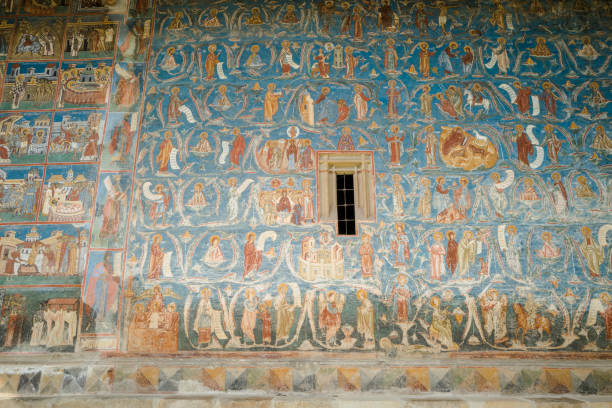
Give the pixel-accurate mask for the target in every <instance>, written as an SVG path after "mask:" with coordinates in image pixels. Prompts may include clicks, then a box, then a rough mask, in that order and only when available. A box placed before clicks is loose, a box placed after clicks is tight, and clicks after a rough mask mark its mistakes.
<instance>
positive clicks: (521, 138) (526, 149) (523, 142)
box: [516, 125, 533, 166]
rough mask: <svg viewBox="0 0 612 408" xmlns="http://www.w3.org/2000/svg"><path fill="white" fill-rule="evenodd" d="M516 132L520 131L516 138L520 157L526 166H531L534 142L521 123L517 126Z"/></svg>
mask: <svg viewBox="0 0 612 408" xmlns="http://www.w3.org/2000/svg"><path fill="white" fill-rule="evenodd" d="M516 132H517V133H518V135H517V138H516V150H517V152H518V159H519V161H520V162H521V163H523V164H524V165H525V166H529V155H531V154H533V144H532V143H531V141H530V140H529V138H528V137H527V134H526V133H525V132H523V127H522V126H521V125H517V126H516Z"/></svg>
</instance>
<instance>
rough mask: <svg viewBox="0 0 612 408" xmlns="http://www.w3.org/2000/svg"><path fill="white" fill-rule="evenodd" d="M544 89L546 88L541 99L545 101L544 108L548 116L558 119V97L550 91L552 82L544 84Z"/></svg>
mask: <svg viewBox="0 0 612 408" xmlns="http://www.w3.org/2000/svg"><path fill="white" fill-rule="evenodd" d="M542 88H544V90H543V91H542V94H541V95H540V98H541V99H542V100H543V101H544V106H545V107H546V111H547V112H548V116H552V117H553V118H555V117H557V97H556V96H555V94H554V93H552V91H551V89H550V82H544V84H543V85H542Z"/></svg>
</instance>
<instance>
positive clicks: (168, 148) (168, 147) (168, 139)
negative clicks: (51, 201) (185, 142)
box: [155, 130, 174, 172]
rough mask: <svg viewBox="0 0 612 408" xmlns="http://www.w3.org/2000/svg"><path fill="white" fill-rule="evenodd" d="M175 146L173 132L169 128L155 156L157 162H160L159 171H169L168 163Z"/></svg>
mask: <svg viewBox="0 0 612 408" xmlns="http://www.w3.org/2000/svg"><path fill="white" fill-rule="evenodd" d="M173 149H174V146H173V145H172V132H171V131H169V130H167V131H166V133H165V134H164V140H163V141H162V142H161V143H160V145H159V153H158V154H157V157H156V158H155V163H159V171H160V172H167V171H168V163H169V162H170V153H172V150H173Z"/></svg>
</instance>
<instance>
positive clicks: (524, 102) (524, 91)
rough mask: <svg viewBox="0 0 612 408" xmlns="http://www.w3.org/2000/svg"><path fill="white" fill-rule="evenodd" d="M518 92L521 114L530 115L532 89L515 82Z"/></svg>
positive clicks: (517, 104) (517, 102)
mask: <svg viewBox="0 0 612 408" xmlns="http://www.w3.org/2000/svg"><path fill="white" fill-rule="evenodd" d="M514 86H516V87H517V90H516V101H515V102H516V106H517V107H518V110H519V112H521V114H523V115H527V114H529V98H530V97H531V89H529V88H527V87H525V86H522V85H521V83H520V82H518V81H517V82H515V83H514Z"/></svg>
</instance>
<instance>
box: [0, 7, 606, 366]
mask: <svg viewBox="0 0 612 408" xmlns="http://www.w3.org/2000/svg"><path fill="white" fill-rule="evenodd" d="M76 3H77V4H72V5H71V6H70V7H68V5H66V4H55V3H53V4H54V5H53V6H49V7H45V6H42V5H41V6H38V3H34V2H30V1H28V0H24V2H23V4H21V5H19V6H18V7H17V8H13V9H10V10H4V14H5V15H6V21H3V22H2V23H0V58H3V60H4V61H5V62H3V65H2V70H3V71H2V74H3V76H2V81H3V88H2V96H1V100H0V222H1V223H2V224H3V225H2V226H1V227H0V228H2V230H3V233H2V235H1V236H0V290H5V291H6V293H4V292H2V297H1V298H0V299H3V302H4V303H2V304H3V306H2V315H1V318H0V325H1V326H0V327H3V328H4V327H6V330H5V333H6V334H5V335H4V337H2V336H3V335H2V334H0V343H1V342H3V343H2V344H4V346H3V347H4V350H20V351H23V350H26V351H27V350H41V349H44V348H47V349H51V350H60V351H65V350H69V349H75V350H93V349H102V350H118V351H124V352H129V353H175V352H183V351H185V352H187V351H191V350H233V351H235V350H271V351H283V350H292V351H296V352H300V353H309V352H315V351H320V350H330V349H331V350H352V351H371V350H383V351H385V352H387V353H390V354H395V353H398V352H400V353H410V352H416V351H430V352H440V351H449V350H458V351H465V352H468V353H469V352H482V351H504V350H506V351H523V352H526V353H527V354H528V353H529V352H531V351H553V350H556V351H559V350H562V351H576V352H592V351H605V350H609V349H610V347H612V301H611V300H610V293H612V280H611V277H610V273H611V271H612V250H611V249H610V244H609V242H610V239H611V238H612V237H610V235H611V234H612V219H611V215H610V214H611V212H612V176H611V173H610V170H611V169H612V167H611V165H610V157H611V155H612V139H610V136H609V135H610V132H611V128H610V106H612V104H610V101H611V99H612V94H611V89H612V88H610V81H609V78H608V77H609V73H610V69H611V66H612V57H610V56H609V49H610V48H611V47H612V42H611V40H610V38H609V36H607V35H606V32H607V30H609V28H608V27H607V26H606V24H607V21H609V18H610V15H611V14H610V13H611V12H612V10H611V8H610V5H609V4H607V3H606V2H600V1H595V2H585V1H582V0H564V1H554V2H553V1H549V0H536V1H533V2H531V3H529V4H524V3H522V2H518V1H513V0H509V1H502V0H491V1H486V2H480V3H477V4H476V3H474V4H464V3H461V2H454V1H446V0H440V1H436V2H434V3H427V2H422V1H408V2H397V1H390V0H381V1H378V0H359V1H351V2H349V1H342V2H339V1H334V0H321V1H316V2H299V1H298V2H294V1H284V2H280V3H278V2H273V1H269V2H268V1H263V2H259V3H258V4H257V5H255V6H247V5H243V4H230V3H229V2H221V3H218V4H215V5H210V4H208V3H206V2H203V1H202V2H197V1H196V2H182V1H179V2H178V3H177V2H169V1H165V0H159V1H155V2H150V1H147V0H134V1H128V2H125V1H123V2H122V1H119V2H116V1H112V2H110V1H108V2H107V1H104V0H101V1H98V0H96V1H89V0H80V1H77V2H76ZM96 13H104V16H103V15H102V14H99V15H97V16H96ZM339 175H341V176H343V177H345V176H352V177H353V179H354V186H353V184H352V183H351V187H350V188H348V189H344V187H342V188H339V187H338V186H337V185H336V180H340V179H335V177H336V176H339ZM351 180H352V179H351ZM348 190H350V195H345V194H349V193H348V192H346V191H348ZM353 194H354V195H353ZM340 201H342V203H348V205H349V207H350V209H348V210H347V209H346V208H345V207H344V204H343V206H337V204H338V203H339V202H340ZM345 216H346V217H348V218H343V217H345ZM339 219H342V220H345V219H350V220H353V219H354V220H355V234H351V235H344V234H341V233H340V232H341V229H340V228H339V224H340V221H338V220H339ZM342 222H346V221H342ZM13 224H14V225H13ZM21 224H25V225H21ZM343 225H344V224H343ZM53 284H55V285H56V286H57V285H59V286H61V291H63V292H62V294H61V296H60V295H59V294H54V293H53V290H52V289H51V287H49V288H46V287H45V290H44V291H43V290H40V291H37V290H35V289H34V288H35V287H38V286H42V287H44V286H45V285H53ZM29 285H30V286H29ZM36 285H38V286H36ZM59 286H58V287H59ZM20 287H24V288H25V289H23V290H21V289H19V288H20ZM77 289H78V290H79V291H80V293H81V295H78V294H77V295H76V296H74V292H75V291H77ZM57 291H60V289H57ZM79 297H80V301H79V300H78V298H79ZM71 302H72V303H71ZM75 302H76V303H75ZM5 303H6V306H5V305H4V304H5ZM11 305H12V306H11ZM68 314H69V315H70V317H67V316H68ZM73 314H76V316H77V320H78V322H72V319H73V317H72V316H73ZM119 327H121V330H119ZM0 332H1V331H0ZM73 332H74V333H73ZM9 333H10V335H9Z"/></svg>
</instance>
